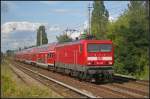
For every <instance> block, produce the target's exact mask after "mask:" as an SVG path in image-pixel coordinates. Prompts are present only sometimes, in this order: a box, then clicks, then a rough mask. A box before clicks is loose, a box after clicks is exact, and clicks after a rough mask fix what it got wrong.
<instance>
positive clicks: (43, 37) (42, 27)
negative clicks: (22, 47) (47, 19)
mask: <svg viewBox="0 0 150 99" xmlns="http://www.w3.org/2000/svg"><path fill="white" fill-rule="evenodd" d="M40 34H42V45H43V44H47V43H48V39H47V34H46V32H45V26H42V25H41V26H40V27H39V29H38V30H37V46H40V40H41V38H40V37H41V36H40Z"/></svg>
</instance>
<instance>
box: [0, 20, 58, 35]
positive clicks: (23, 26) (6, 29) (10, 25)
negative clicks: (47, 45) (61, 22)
mask: <svg viewBox="0 0 150 99" xmlns="http://www.w3.org/2000/svg"><path fill="white" fill-rule="evenodd" d="M40 25H44V26H45V27H46V29H48V31H49V32H50V31H58V30H59V27H58V26H48V24H47V23H32V22H27V21H23V22H6V23H4V24H3V25H2V27H1V32H2V34H3V36H4V37H7V36H8V35H9V33H10V32H13V31H32V32H35V31H37V29H38V28H39V26H40Z"/></svg>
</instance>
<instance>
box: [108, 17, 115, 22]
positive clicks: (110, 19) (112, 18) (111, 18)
mask: <svg viewBox="0 0 150 99" xmlns="http://www.w3.org/2000/svg"><path fill="white" fill-rule="evenodd" d="M108 20H109V21H110V22H113V21H116V20H117V17H116V16H115V17H112V16H109V18H108Z"/></svg>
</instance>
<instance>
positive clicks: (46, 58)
mask: <svg viewBox="0 0 150 99" xmlns="http://www.w3.org/2000/svg"><path fill="white" fill-rule="evenodd" d="M47 54H48V53H46V54H45V63H46V64H47Z"/></svg>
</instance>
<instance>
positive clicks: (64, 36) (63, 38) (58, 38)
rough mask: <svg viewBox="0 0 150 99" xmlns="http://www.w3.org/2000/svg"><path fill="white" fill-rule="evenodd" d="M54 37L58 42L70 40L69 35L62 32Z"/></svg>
mask: <svg viewBox="0 0 150 99" xmlns="http://www.w3.org/2000/svg"><path fill="white" fill-rule="evenodd" d="M56 39H57V41H58V42H59V43H63V42H70V41H72V38H71V37H69V36H68V35H67V34H62V35H59V36H56Z"/></svg>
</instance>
